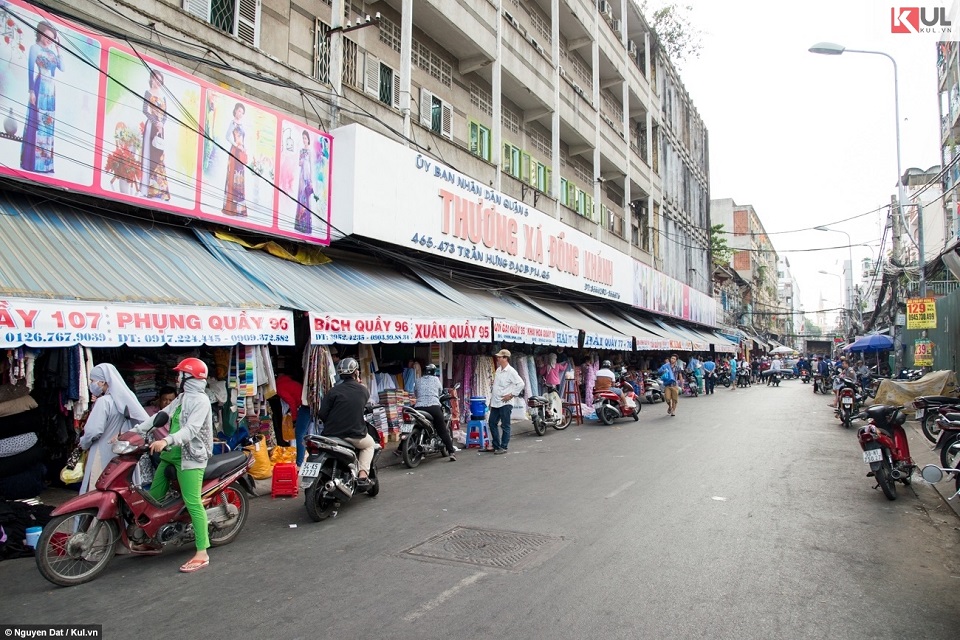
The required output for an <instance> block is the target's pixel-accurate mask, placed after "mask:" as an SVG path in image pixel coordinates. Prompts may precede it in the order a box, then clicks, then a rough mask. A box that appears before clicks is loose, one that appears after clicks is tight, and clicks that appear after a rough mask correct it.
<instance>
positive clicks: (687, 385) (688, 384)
mask: <svg viewBox="0 0 960 640" xmlns="http://www.w3.org/2000/svg"><path fill="white" fill-rule="evenodd" d="M682 392H683V395H685V396H693V397H694V398H696V397H697V396H699V395H700V386H699V385H698V384H697V377H696V376H695V375H693V374H692V373H689V372H687V373H684V374H683V389H682Z"/></svg>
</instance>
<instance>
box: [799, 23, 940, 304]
mask: <svg viewBox="0 0 960 640" xmlns="http://www.w3.org/2000/svg"><path fill="white" fill-rule="evenodd" d="M808 51H810V53H819V54H821V55H825V56H838V55H840V54H841V53H869V54H872V55H878V56H883V57H885V58H886V59H887V60H889V61H890V62H891V63H893V110H894V116H895V117H896V119H897V123H896V124H897V127H896V132H897V204H898V205H899V209H900V219H901V221H903V228H904V229H905V230H906V232H907V237H908V238H910V242H912V243H913V244H914V245H916V247H917V251H918V252H919V253H920V259H919V261H918V262H919V264H920V297H921V298H925V297H926V296H927V278H926V275H925V274H924V272H923V271H924V270H923V267H924V262H925V257H924V254H923V213H922V211H921V210H920V208H919V207H918V209H917V240H916V241H915V240H914V239H913V236H911V235H910V231H909V229H907V225H906V220H905V219H904V217H903V216H904V210H905V203H904V197H903V169H902V168H901V164H900V85H899V82H898V80H897V61H896V60H894V59H893V56H891V55H890V54H888V53H884V52H883V51H865V50H861V49H847V48H846V47H844V46H843V45H839V44H835V43H833V42H818V43H817V44H815V45H813V46H812V47H810V49H808Z"/></svg>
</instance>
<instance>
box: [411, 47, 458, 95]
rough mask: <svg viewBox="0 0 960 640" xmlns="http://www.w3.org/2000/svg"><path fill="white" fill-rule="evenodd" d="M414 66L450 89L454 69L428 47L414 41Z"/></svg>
mask: <svg viewBox="0 0 960 640" xmlns="http://www.w3.org/2000/svg"><path fill="white" fill-rule="evenodd" d="M412 55H413V64H415V65H416V66H417V67H419V68H421V69H423V70H424V71H426V72H427V73H429V74H430V75H431V76H432V77H434V78H436V79H437V80H439V81H440V82H442V83H443V84H444V85H445V86H447V87H449V86H450V85H451V84H452V80H451V78H452V76H453V67H451V66H450V63H449V62H447V61H446V60H444V59H443V58H441V57H440V56H438V55H437V54H435V53H434V52H433V51H431V50H430V48H429V47H427V46H426V45H424V44H422V43H420V42H418V41H417V40H416V39H414V41H413V50H412Z"/></svg>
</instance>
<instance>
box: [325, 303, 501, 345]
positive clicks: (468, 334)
mask: <svg viewBox="0 0 960 640" xmlns="http://www.w3.org/2000/svg"><path fill="white" fill-rule="evenodd" d="M378 342H383V343H387V344H393V343H398V342H403V343H413V342H425V343H433V342H490V320H489V319H488V318H414V317H411V316H384V315H377V316H374V315H355V314H334V313H318V312H315V311H311V312H310V343H311V344H334V343H339V344H357V343H361V344H375V343H378Z"/></svg>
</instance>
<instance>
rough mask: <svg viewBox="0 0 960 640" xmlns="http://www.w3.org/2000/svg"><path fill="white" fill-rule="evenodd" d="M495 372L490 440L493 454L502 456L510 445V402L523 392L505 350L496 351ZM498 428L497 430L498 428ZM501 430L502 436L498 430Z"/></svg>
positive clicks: (491, 400)
mask: <svg viewBox="0 0 960 640" xmlns="http://www.w3.org/2000/svg"><path fill="white" fill-rule="evenodd" d="M496 358H497V371H496V372H495V373H494V374H493V390H492V391H491V393H490V419H489V422H488V425H489V426H490V439H491V440H492V441H493V452H494V453H495V454H503V453H506V452H507V447H508V446H509V445H510V412H511V411H513V405H512V404H511V402H510V401H511V400H513V399H514V397H516V396H518V395H520V392H521V391H523V380H522V379H521V378H520V374H519V373H517V370H516V369H514V368H513V367H511V366H510V352H509V351H507V350H506V349H500V351H497V355H496ZM498 427H499V428H498ZM501 429H502V430H503V436H502V437H501V435H500V430H501Z"/></svg>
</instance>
